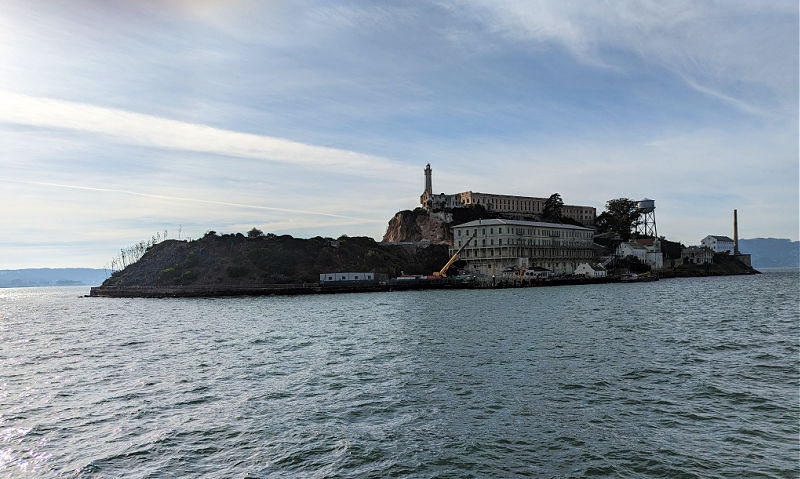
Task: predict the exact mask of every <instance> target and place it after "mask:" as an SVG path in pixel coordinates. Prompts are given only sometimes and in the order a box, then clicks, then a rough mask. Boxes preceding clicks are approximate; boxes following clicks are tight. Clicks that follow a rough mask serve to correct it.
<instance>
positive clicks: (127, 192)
mask: <svg viewBox="0 0 800 479" xmlns="http://www.w3.org/2000/svg"><path fill="white" fill-rule="evenodd" d="M0 181H6V182H12V183H20V184H28V185H38V186H50V187H53V188H66V189H72V190H83V191H95V192H98V193H115V194H123V195H131V196H140V197H143V198H152V199H156V200H165V201H186V202H191V203H201V204H207V205H218V206H230V207H233V208H246V209H254V210H265V211H276V212H281V213H293V214H301V215H314V216H327V217H331V218H341V219H347V220H350V221H351V222H350V223H348V224H363V223H383V222H385V220H384V219H380V220H378V219H368V218H357V217H354V216H346V215H337V214H333V213H325V212H322V211H310V210H298V209H289V208H278V207H273V206H264V205H250V204H244V203H232V202H228V201H215V200H204V199H200V198H186V197H180V196H168V195H156V194H151V193H142V192H138V191H130V190H123V189H116V188H97V187H92V186H81V185H65V184H59V183H47V182H42V181H24V180H9V179H0ZM352 221H355V222H357V223H352Z"/></svg>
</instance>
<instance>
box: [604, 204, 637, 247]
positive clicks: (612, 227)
mask: <svg viewBox="0 0 800 479" xmlns="http://www.w3.org/2000/svg"><path fill="white" fill-rule="evenodd" d="M638 223H639V203H638V202H636V201H634V200H632V199H630V198H617V199H614V200H608V201H607V202H606V211H604V212H602V213H601V214H600V215H599V216H598V217H597V221H596V222H595V225H596V226H597V232H598V233H608V232H611V231H613V232H615V233H617V234H619V235H620V236H621V237H622V241H628V240H630V239H631V235H632V234H633V229H634V228H635V227H636V225H637V224H638Z"/></svg>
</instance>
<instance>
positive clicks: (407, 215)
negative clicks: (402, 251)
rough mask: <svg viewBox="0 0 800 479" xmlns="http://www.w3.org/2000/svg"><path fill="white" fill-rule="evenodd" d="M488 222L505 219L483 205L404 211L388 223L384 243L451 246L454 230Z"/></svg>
mask: <svg viewBox="0 0 800 479" xmlns="http://www.w3.org/2000/svg"><path fill="white" fill-rule="evenodd" d="M487 218H502V215H500V214H498V213H492V212H488V211H486V209H484V208H483V206H481V205H472V206H470V207H466V208H454V209H445V210H440V211H428V210H424V209H422V208H417V209H415V210H404V211H400V212H398V213H397V214H395V215H394V217H393V218H392V219H391V220H389V225H388V226H387V228H386V234H385V235H383V241H385V242H393V243H394V242H405V241H414V242H418V241H429V242H431V243H446V244H450V245H452V244H453V231H452V229H451V228H452V227H453V226H455V225H459V224H462V223H467V222H469V221H473V220H477V219H487Z"/></svg>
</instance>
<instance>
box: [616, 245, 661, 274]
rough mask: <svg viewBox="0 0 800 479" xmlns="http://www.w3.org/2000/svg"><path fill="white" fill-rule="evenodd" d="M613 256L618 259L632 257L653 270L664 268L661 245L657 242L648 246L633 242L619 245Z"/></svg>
mask: <svg viewBox="0 0 800 479" xmlns="http://www.w3.org/2000/svg"><path fill="white" fill-rule="evenodd" d="M615 254H616V256H617V257H619V258H625V257H626V256H633V257H635V258H636V259H638V260H639V261H641V262H642V263H644V264H646V265H648V266H650V268H651V269H653V270H656V269H662V268H664V255H663V254H662V253H661V244H660V243H659V242H658V241H654V242H653V244H650V245H648V244H641V243H637V242H635V241H630V242H628V243H620V245H619V246H618V247H617V251H616V252H615Z"/></svg>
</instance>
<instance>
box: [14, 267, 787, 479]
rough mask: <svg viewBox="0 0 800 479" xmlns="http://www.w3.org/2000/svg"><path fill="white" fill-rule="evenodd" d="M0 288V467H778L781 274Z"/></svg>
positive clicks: (572, 470)
mask: <svg viewBox="0 0 800 479" xmlns="http://www.w3.org/2000/svg"><path fill="white" fill-rule="evenodd" d="M86 293H88V288H80V287H78V288H72V287H71V288H19V289H2V290H0V477H12V478H15V477H104V478H109V477H126V478H127V477H132V478H150V477H152V478H162V477H163V478H170V477H204V478H236V477H238V478H245V477H247V478H267V477H287V478H290V477H291V478H295V477H309V478H311V477H319V478H322V477H339V478H362V477H364V478H366V477H414V478H445V477H453V478H462V477H703V478H705V477H731V478H734V477H736V478H738V477H785V478H796V477H799V476H800V466H798V463H799V462H800V439H799V438H800V427H799V421H800V396H799V394H800V392H799V391H800V336H799V331H800V329H799V326H800V324H799V323H800V313H799V312H798V303H799V301H800V298H799V295H800V285H799V283H798V273H797V272H796V271H794V272H776V273H767V274H763V275H756V276H731V277H715V278H692V279H668V280H661V281H658V282H652V283H638V284H603V285H582V286H562V287H550V288H526V289H504V290H460V291H417V292H394V293H371V294H370V293H360V294H341V295H329V296H297V297H240V298H209V299H109V298H86V297H82V296H83V295H84V294H86Z"/></svg>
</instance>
